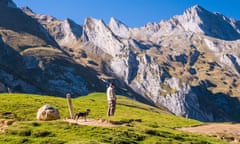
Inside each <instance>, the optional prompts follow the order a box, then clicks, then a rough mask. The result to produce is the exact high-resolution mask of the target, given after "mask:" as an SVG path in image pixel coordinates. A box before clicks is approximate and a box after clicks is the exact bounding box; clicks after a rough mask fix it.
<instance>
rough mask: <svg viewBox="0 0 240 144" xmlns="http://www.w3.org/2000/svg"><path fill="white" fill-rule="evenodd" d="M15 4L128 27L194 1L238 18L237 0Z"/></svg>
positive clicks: (19, 0)
mask: <svg viewBox="0 0 240 144" xmlns="http://www.w3.org/2000/svg"><path fill="white" fill-rule="evenodd" d="M13 1H14V2H15V3H16V4H17V6H18V7H23V6H28V7H30V8H31V9H32V10H33V11H34V12H35V13H39V14H46V15H51V16H54V17H56V18H57V19H60V20H64V19H66V18H70V19H72V20H74V21H75V22H76V23H78V24H83V23H84V20H85V18H86V17H93V18H97V19H103V20H104V22H105V23H108V22H109V19H110V18H111V17H114V18H116V19H118V20H120V21H121V22H123V23H124V24H126V25H127V26H129V27H140V26H144V25H145V24H146V23H148V22H160V21H161V20H166V19H169V18H171V17H172V16H175V15H179V14H182V13H183V12H184V10H185V9H187V8H190V7H192V6H193V5H196V4H198V5H200V6H202V7H203V8H205V9H207V10H208V11H211V12H220V13H222V14H223V15H225V16H227V17H231V18H234V19H237V20H240V0H13Z"/></svg>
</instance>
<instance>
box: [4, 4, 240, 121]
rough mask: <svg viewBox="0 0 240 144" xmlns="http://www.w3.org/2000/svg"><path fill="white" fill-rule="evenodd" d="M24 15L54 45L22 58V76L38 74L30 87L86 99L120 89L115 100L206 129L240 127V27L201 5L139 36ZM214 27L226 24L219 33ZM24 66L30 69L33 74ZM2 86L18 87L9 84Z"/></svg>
mask: <svg viewBox="0 0 240 144" xmlns="http://www.w3.org/2000/svg"><path fill="white" fill-rule="evenodd" d="M23 12H25V13H26V14H28V16H29V17H31V19H32V20H35V22H36V23H37V24H40V25H41V26H42V27H43V28H44V29H43V31H44V33H47V34H48V35H49V36H51V38H52V40H54V42H53V43H48V44H41V43H37V44H38V45H36V46H34V45H33V46H28V47H25V48H24V51H23V52H22V53H20V57H21V56H24V57H29V56H30V57H31V58H30V59H29V58H24V61H23V64H22V66H23V69H27V70H26V71H27V74H28V75H29V74H30V73H32V74H33V76H32V77H30V80H31V81H32V82H34V83H38V87H40V88H41V89H43V90H46V91H44V93H47V94H52V95H61V96H64V94H66V93H68V92H70V93H73V94H74V95H86V94H87V93H89V92H91V91H97V90H99V91H105V89H106V85H107V84H108V83H109V82H114V83H116V85H117V93H119V94H122V95H126V96H128V97H131V98H133V99H137V100H140V101H144V102H146V103H149V104H153V105H159V106H164V107H166V108H167V109H168V110H169V111H171V112H172V113H174V114H175V115H179V116H183V117H188V118H193V119H197V120H201V121H238V120H240V117H239V116H237V113H238V112H239V111H240V106H239V100H238V97H240V96H239V95H238V88H239V87H240V81H239V80H238V78H239V65H240V64H239V62H240V60H239V55H240V54H239V52H238V48H239V46H240V41H239V35H240V34H239V22H238V21H237V20H234V19H229V18H227V17H225V16H223V15H220V14H216V13H211V12H209V11H207V10H205V9H204V8H202V7H201V6H198V5H196V6H193V7H192V8H189V9H187V10H186V11H185V12H184V13H183V15H178V16H173V17H172V18H170V19H169V20H165V21H160V22H159V23H148V24H146V25H145V26H143V27H139V28H129V27H128V26H126V25H125V24H124V23H122V22H120V21H119V20H117V19H115V18H111V19H110V22H109V24H106V23H105V22H104V21H103V20H98V19H95V18H91V17H89V18H86V19H85V22H84V24H83V25H79V24H77V23H75V22H74V21H72V20H70V19H66V20H64V21H61V20H57V19H56V18H54V17H52V16H47V15H42V14H40V15H39V14H35V13H34V12H33V11H31V10H29V8H23ZM208 19H209V20H208ZM215 23H220V24H219V25H218V26H217V27H215V25H212V24H215ZM0 25H1V23H0ZM224 28H226V29H224ZM3 31H5V29H3ZM1 35H3V34H1ZM8 38H9V36H8V35H7V36H5V38H3V43H6V44H8V45H10V46H11V45H13V44H14V43H13V42H14V41H15V40H16V39H13V41H6V39H8ZM46 40H47V38H46ZM28 43H29V41H26V42H24V43H23V44H25V45H26V44H28ZM54 43H56V44H57V45H55V44H54ZM15 47H16V48H19V46H15ZM5 51H6V50H4V52H5ZM2 65H5V64H2ZM24 65H31V70H30V69H28V68H25V66H24ZM10 67H11V66H10ZM11 69H14V68H13V67H11ZM23 74H24V75H25V73H23ZM219 74H221V75H219ZM23 80H24V79H23ZM0 82H1V83H3V84H4V85H6V86H7V85H11V86H12V87H14V88H15V87H16V86H14V85H13V83H12V82H10V81H8V80H6V79H0ZM19 87H20V88H19V89H20V91H23V92H27V91H26V90H21V89H23V88H22V87H23V86H19ZM36 92H40V93H41V92H42V91H41V90H38V91H36ZM222 104H225V105H224V107H222Z"/></svg>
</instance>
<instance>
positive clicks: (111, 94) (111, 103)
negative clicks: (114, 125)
mask: <svg viewBox="0 0 240 144" xmlns="http://www.w3.org/2000/svg"><path fill="white" fill-rule="evenodd" d="M114 88H115V86H114V84H113V83H110V84H109V86H108V88H107V100H108V111H107V116H113V115H114V112H115V108H116V100H117V98H116V95H115V91H114Z"/></svg>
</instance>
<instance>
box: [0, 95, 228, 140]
mask: <svg viewBox="0 0 240 144" xmlns="http://www.w3.org/2000/svg"><path fill="white" fill-rule="evenodd" d="M0 99H1V101H0V114H2V113H4V112H12V113H14V114H15V115H16V116H15V117H12V118H7V117H0V119H2V120H1V121H3V119H5V120H8V121H14V123H13V124H12V125H10V126H9V127H8V128H6V129H5V132H3V133H0V143H3V144H4V143H12V144H17V143H29V144H30V143H31V144H32V143H39V144H43V143H44V144H45V143H49V144H51V143H52V144H63V143H68V144H78V143H79V144H80V143H81V144H82V143H86V144H88V143H91V144H97V143H116V144H126V143H131V144H134V143H143V144H144V143H146V144H150V143H151V144H154V143H155V144H156V143H161V144H163V143H188V144H189V143H193V144H194V143H195V144H197V143H198V144H200V143H201V144H202V143H218V144H220V143H225V142H223V141H220V140H217V139H215V138H211V137H207V136H203V135H196V134H191V133H185V132H181V131H178V130H176V129H175V128H179V127H187V126H195V125H199V124H201V123H200V122H198V121H194V120H191V119H184V118H182V117H177V116H173V115H171V114H169V113H167V112H165V111H163V110H161V109H158V108H154V107H151V106H148V105H145V104H142V103H139V102H136V101H133V100H130V99H128V98H126V97H122V96H118V101H117V109H116V115H115V116H113V117H110V118H109V117H107V116H106V111H107V101H106V97H105V94H104V93H92V94H90V95H88V96H82V97H78V98H74V99H73V100H72V102H73V106H74V111H84V110H86V109H87V108H90V109H91V113H90V116H89V118H88V119H102V120H105V121H109V122H112V123H121V124H124V125H121V126H112V127H106V126H98V127H97V126H85V125H77V124H71V123H68V122H64V121H63V119H65V118H67V117H68V115H69V112H68V106H67V101H66V99H65V98H59V97H50V96H39V95H29V94H0ZM44 104H51V105H53V106H54V107H57V108H58V110H59V111H60V114H61V120H57V121H48V122H40V121H36V113H37V110H38V108H40V107H41V106H42V105H44ZM0 116H1V115H0Z"/></svg>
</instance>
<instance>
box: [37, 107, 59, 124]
mask: <svg viewBox="0 0 240 144" xmlns="http://www.w3.org/2000/svg"><path fill="white" fill-rule="evenodd" d="M57 119H60V113H59V111H58V109H56V108H54V107H53V106H51V105H49V104H46V105H43V106H42V107H41V108H39V109H38V112H37V120H41V121H49V120H57Z"/></svg>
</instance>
